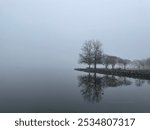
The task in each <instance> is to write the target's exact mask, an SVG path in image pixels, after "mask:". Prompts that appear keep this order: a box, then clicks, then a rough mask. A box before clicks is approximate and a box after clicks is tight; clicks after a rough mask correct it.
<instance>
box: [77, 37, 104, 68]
mask: <svg viewBox="0 0 150 130" xmlns="http://www.w3.org/2000/svg"><path fill="white" fill-rule="evenodd" d="M101 47H102V44H101V43H100V41H98V40H89V41H85V42H84V44H83V47H82V49H81V51H82V53H81V54H80V55H79V58H80V59H79V63H83V64H88V65H89V68H90V67H91V65H92V64H93V65H94V68H95V69H96V65H97V64H101V63H102V48H101Z"/></svg>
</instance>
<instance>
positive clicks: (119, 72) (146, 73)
mask: <svg viewBox="0 0 150 130" xmlns="http://www.w3.org/2000/svg"><path fill="white" fill-rule="evenodd" d="M74 70H76V71H83V72H88V73H89V72H90V73H99V74H107V75H115V76H124V77H129V78H137V79H145V80H150V70H124V69H105V68H97V69H96V70H95V69H94V68H75V69H74Z"/></svg>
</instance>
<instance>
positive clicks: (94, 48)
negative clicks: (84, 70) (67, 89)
mask: <svg viewBox="0 0 150 130" xmlns="http://www.w3.org/2000/svg"><path fill="white" fill-rule="evenodd" d="M81 50H82V53H81V54H80V55H79V63H81V64H87V65H88V66H89V68H91V66H92V65H93V66H94V69H96V68H97V65H103V66H105V68H106V69H108V68H109V66H111V68H112V69H114V68H115V67H116V66H117V67H118V68H120V69H126V67H127V65H128V66H130V67H129V68H130V69H139V70H140V69H150V58H147V59H142V60H133V61H131V60H129V59H123V58H120V57H118V56H112V55H108V54H105V53H104V52H103V50H102V43H101V42H100V41H98V40H88V41H85V42H84V45H83V47H82V48H81ZM129 68H128V69H129Z"/></svg>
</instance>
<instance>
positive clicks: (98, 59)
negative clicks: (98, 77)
mask: <svg viewBox="0 0 150 130" xmlns="http://www.w3.org/2000/svg"><path fill="white" fill-rule="evenodd" d="M92 45H93V61H94V62H93V63H94V69H95V70H96V65H97V64H101V63H102V44H101V43H100V41H98V40H96V41H95V40H92Z"/></svg>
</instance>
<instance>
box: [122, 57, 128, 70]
mask: <svg viewBox="0 0 150 130" xmlns="http://www.w3.org/2000/svg"><path fill="white" fill-rule="evenodd" d="M129 63H130V60H128V59H123V60H122V64H123V66H124V70H125V69H126V66H127V65H128V64H129Z"/></svg>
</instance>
